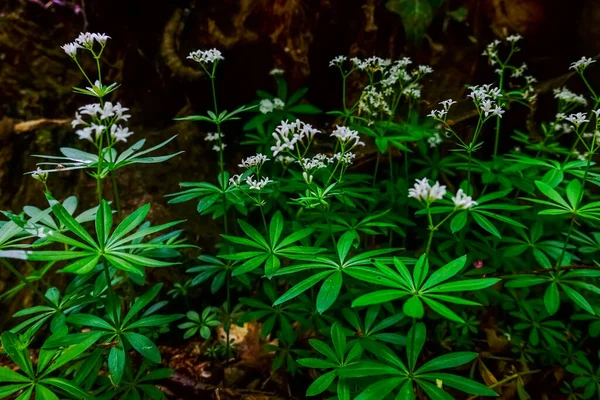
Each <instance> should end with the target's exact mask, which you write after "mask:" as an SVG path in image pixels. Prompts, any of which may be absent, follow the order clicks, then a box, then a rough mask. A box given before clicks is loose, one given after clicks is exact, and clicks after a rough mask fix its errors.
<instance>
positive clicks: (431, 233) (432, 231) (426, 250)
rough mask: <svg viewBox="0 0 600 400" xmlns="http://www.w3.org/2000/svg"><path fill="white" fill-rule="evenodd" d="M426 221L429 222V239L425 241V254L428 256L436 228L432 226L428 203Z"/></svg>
mask: <svg viewBox="0 0 600 400" xmlns="http://www.w3.org/2000/svg"><path fill="white" fill-rule="evenodd" d="M426 207H427V220H428V221H429V239H427V247H426V248H425V254H426V255H429V250H430V249H431V242H432V241H433V233H434V232H435V230H436V228H435V227H434V226H433V219H432V218H431V211H430V210H429V202H427V206H426Z"/></svg>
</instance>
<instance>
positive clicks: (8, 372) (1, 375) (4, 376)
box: [0, 367, 30, 383]
mask: <svg viewBox="0 0 600 400" xmlns="http://www.w3.org/2000/svg"><path fill="white" fill-rule="evenodd" d="M0 382H2V383H6V382H11V383H21V382H30V379H29V378H27V377H25V376H23V375H21V374H19V373H18V372H15V371H13V370H12V369H10V368H8V367H0Z"/></svg>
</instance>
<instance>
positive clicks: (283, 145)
mask: <svg viewBox="0 0 600 400" xmlns="http://www.w3.org/2000/svg"><path fill="white" fill-rule="evenodd" d="M320 132H321V131H319V130H317V129H314V128H313V127H312V125H310V124H305V123H304V122H302V121H300V120H299V119H298V120H296V121H295V122H288V121H282V122H281V123H280V124H279V126H277V128H275V132H273V138H274V139H275V146H272V147H271V151H273V156H277V154H279V153H281V152H283V151H285V150H294V147H295V146H296V144H297V143H302V144H304V139H308V141H311V140H312V138H313V137H314V136H315V134H317V133H320Z"/></svg>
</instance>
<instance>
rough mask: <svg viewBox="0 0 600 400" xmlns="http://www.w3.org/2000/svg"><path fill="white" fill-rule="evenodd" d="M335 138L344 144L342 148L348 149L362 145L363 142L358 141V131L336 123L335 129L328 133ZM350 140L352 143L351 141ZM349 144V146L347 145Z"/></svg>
mask: <svg viewBox="0 0 600 400" xmlns="http://www.w3.org/2000/svg"><path fill="white" fill-rule="evenodd" d="M330 136H333V137H335V138H337V139H338V140H339V141H340V143H342V144H343V145H344V150H345V151H349V150H351V149H353V148H354V147H356V146H364V145H365V144H364V143H363V142H361V141H360V136H358V132H356V131H353V130H352V129H349V128H347V127H345V126H339V125H336V129H335V130H334V131H333V133H332V134H331V135H330ZM351 142H352V143H351ZM348 145H349V147H347V146H348Z"/></svg>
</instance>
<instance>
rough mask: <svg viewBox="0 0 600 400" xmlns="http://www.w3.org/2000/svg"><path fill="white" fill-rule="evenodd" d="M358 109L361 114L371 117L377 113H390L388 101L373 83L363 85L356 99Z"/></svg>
mask: <svg viewBox="0 0 600 400" xmlns="http://www.w3.org/2000/svg"><path fill="white" fill-rule="evenodd" d="M358 109H359V111H360V113H361V114H366V115H369V116H372V117H375V116H377V115H378V114H379V113H383V114H386V115H392V110H391V109H390V107H389V105H388V102H387V101H386V99H385V96H384V94H383V93H382V92H380V91H378V90H377V88H376V87H375V86H374V85H369V86H367V87H365V89H364V90H363V93H362V95H361V97H360V100H359V101H358Z"/></svg>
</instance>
